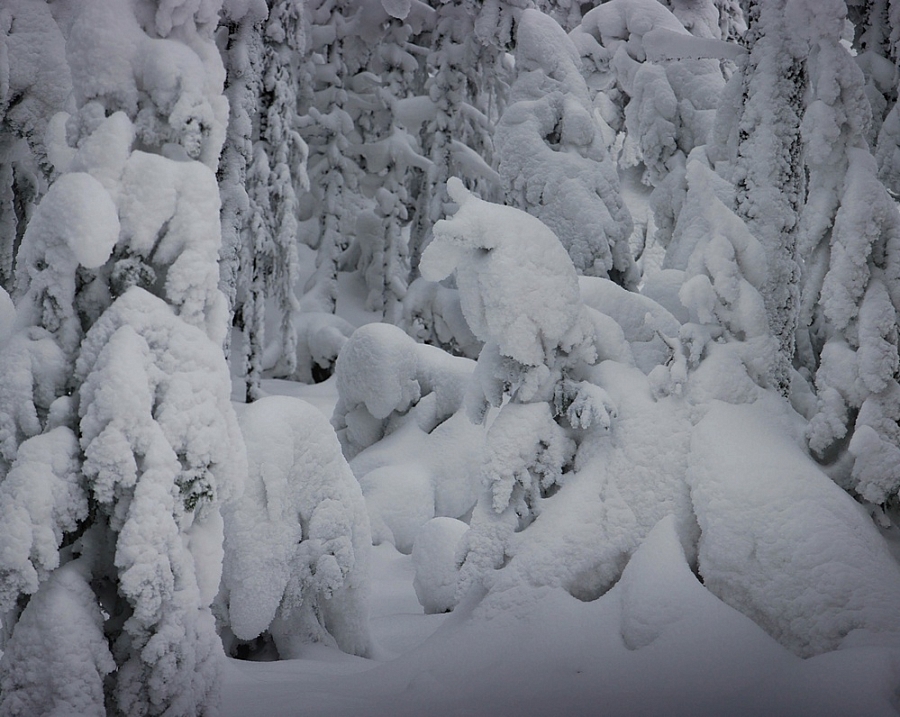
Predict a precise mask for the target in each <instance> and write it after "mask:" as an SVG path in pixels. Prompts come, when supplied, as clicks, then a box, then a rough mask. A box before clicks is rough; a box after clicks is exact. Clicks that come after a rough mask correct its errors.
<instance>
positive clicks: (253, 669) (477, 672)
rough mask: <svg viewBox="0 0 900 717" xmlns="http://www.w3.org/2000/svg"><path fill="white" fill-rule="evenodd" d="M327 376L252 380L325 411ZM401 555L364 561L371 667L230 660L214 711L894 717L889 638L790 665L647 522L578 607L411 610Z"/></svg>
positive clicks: (316, 657)
mask: <svg viewBox="0 0 900 717" xmlns="http://www.w3.org/2000/svg"><path fill="white" fill-rule="evenodd" d="M332 383H333V382H331V381H330V382H327V383H326V384H322V385H320V386H310V387H304V386H300V385H298V384H289V383H287V382H269V381H267V382H265V384H264V389H265V390H266V391H267V392H269V393H283V394H284V393H287V394H291V395H295V396H298V397H303V398H305V399H307V400H310V402H312V403H314V404H315V405H317V406H318V407H319V408H320V409H321V410H322V411H323V412H324V413H326V414H328V412H329V411H330V410H331V407H332V406H333V400H334V396H333V387H332V386H331V384H332ZM413 577H414V571H413V566H412V559H411V557H410V556H408V555H403V554H401V553H399V552H398V551H397V550H396V549H395V548H394V547H393V546H392V545H389V544H382V545H378V546H375V547H374V548H373V550H372V558H371V603H370V604H371V614H370V618H371V630H372V637H373V642H374V644H375V654H374V656H373V658H372V659H363V658H359V657H354V656H350V655H346V654H344V653H341V652H339V651H338V650H336V649H333V648H328V647H323V646H315V645H312V646H309V648H308V649H307V651H306V652H305V653H304V654H303V655H301V657H300V658H299V659H294V660H284V661H279V662H248V661H240V660H234V659H228V660H227V664H226V667H225V675H224V678H225V679H224V690H223V696H222V715H223V717H254V716H257V715H258V716H260V717H262V716H266V717H282V716H283V717H290V716H292V715H298V716H299V715H304V716H305V717H310V716H319V715H322V716H325V715H333V716H337V715H349V714H353V715H366V716H371V717H381V716H382V715H383V716H384V717H388V716H390V717H405V716H407V715H408V716H410V717H411V716H412V715H423V716H424V715H435V716H440V717H451V716H453V715H459V716H463V715H465V716H467V717H482V716H483V717H504V716H505V715H510V716H512V715H515V716H516V717H528V716H530V715H534V716H535V717H537V716H538V715H540V716H541V717H546V715H606V716H609V717H618V716H620V715H621V716H623V717H624V716H626V715H627V716H629V717H631V716H637V715H646V716H650V715H660V716H663V715H665V717H678V716H680V715H684V716H685V717H687V716H688V715H690V716H691V717H707V716H711V715H729V716H734V717H739V716H742V715H745V716H747V717H751V716H753V717H755V716H757V715H767V716H768V717H780V716H784V717H788V716H790V717H800V716H803V715H809V717H839V716H847V717H850V716H851V715H852V716H854V717H855V716H860V715H864V716H866V717H877V716H880V715H884V716H885V717H887V716H888V715H897V714H900V689H898V688H900V645H898V644H897V641H896V640H895V639H894V638H888V636H885V642H884V644H883V645H879V644H877V642H876V643H874V644H873V643H872V642H869V643H868V644H866V645H858V646H851V647H845V648H843V649H839V650H836V651H832V652H828V653H825V654H822V655H819V656H817V657H813V658H809V659H801V658H799V657H797V656H795V655H794V654H792V653H791V652H789V651H788V650H787V649H785V648H784V647H782V646H781V645H779V644H778V643H777V642H776V641H775V640H774V639H772V638H771V637H770V636H769V635H767V634H766V633H765V632H764V631H763V630H762V629H761V628H760V627H758V626H757V625H756V624H755V623H753V622H752V621H751V620H750V619H748V618H747V617H745V616H744V615H742V614H741V613H739V612H738V611H736V610H734V609H733V608H731V607H729V606H728V605H726V604H725V603H724V602H722V601H721V600H719V599H718V598H717V597H715V596H714V595H713V594H712V593H711V592H709V590H707V589H706V588H705V587H704V586H703V585H702V584H701V583H700V582H699V581H698V580H697V579H696V577H695V576H694V574H693V573H692V572H691V570H690V568H689V567H688V564H687V561H686V560H685V558H684V553H683V551H682V548H681V545H680V543H679V542H678V538H677V536H676V532H675V527H674V521H673V520H670V519H666V520H663V521H660V523H659V524H658V525H657V527H656V528H654V529H653V531H651V533H650V535H649V536H648V537H647V539H646V540H645V542H644V544H643V545H642V547H641V548H640V549H639V550H638V551H637V553H635V555H634V556H633V557H632V559H631V561H630V562H629V564H628V566H627V568H626V570H625V573H624V574H623V576H622V578H621V580H620V581H619V582H618V583H617V584H616V585H615V586H614V587H613V588H612V589H611V590H610V591H608V592H607V593H606V594H604V595H603V596H602V597H600V598H599V599H597V600H594V601H592V602H581V601H579V600H576V599H575V598H573V597H572V596H570V595H569V594H568V593H567V592H565V591H564V590H562V589H551V588H546V589H537V590H534V591H533V593H532V594H530V595H529V599H528V600H527V602H526V604H525V605H524V609H522V610H516V611H515V615H513V614H502V613H500V614H495V615H493V616H492V617H490V618H483V617H473V616H472V615H471V610H470V609H468V608H467V606H466V605H465V604H462V605H460V606H458V607H457V609H456V610H455V611H454V612H453V613H450V614H445V615H425V614H424V613H423V610H422V608H421V607H420V605H419V603H418V601H417V599H416V595H415V591H414V588H413Z"/></svg>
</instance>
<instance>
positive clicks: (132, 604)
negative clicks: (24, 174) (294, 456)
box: [0, 0, 244, 715]
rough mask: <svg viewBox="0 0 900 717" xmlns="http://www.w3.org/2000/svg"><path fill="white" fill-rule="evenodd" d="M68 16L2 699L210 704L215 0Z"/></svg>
mask: <svg viewBox="0 0 900 717" xmlns="http://www.w3.org/2000/svg"><path fill="white" fill-rule="evenodd" d="M56 20H57V22H58V26H59V28H60V30H61V32H62V35H63V37H65V41H66V42H65V52H66V63H67V65H68V67H69V68H70V72H71V78H72V85H73V88H74V92H73V105H72V107H71V109H72V114H71V115H69V116H68V117H67V116H65V115H61V116H59V117H57V118H56V119H54V124H55V126H57V127H63V126H64V127H65V129H66V131H65V132H62V131H60V132H55V133H51V134H49V135H48V138H49V141H50V144H49V145H48V152H47V154H48V157H49V158H50V160H51V161H52V162H53V165H54V171H55V172H57V173H58V175H59V177H58V179H56V180H55V181H54V182H53V183H52V184H51V185H50V188H49V190H48V191H47V193H46V195H45V196H44V197H43V199H42V201H41V203H40V204H39V206H38V207H37V209H36V210H35V214H34V217H33V219H32V220H31V222H30V223H29V224H28V227H27V229H26V230H25V234H24V236H23V238H22V246H21V247H20V248H19V252H18V257H17V263H16V291H15V295H14V298H15V301H16V313H17V316H16V325H17V330H16V332H15V333H14V334H13V335H12V336H11V337H10V338H9V340H8V341H6V342H5V343H4V346H3V352H4V354H3V358H2V361H0V363H2V368H0V372H2V376H0V385H2V386H3V387H4V388H3V396H2V400H3V404H2V406H0V415H3V416H4V422H3V428H2V430H3V452H4V464H3V471H2V474H0V504H2V508H0V510H2V512H3V514H4V515H5V516H7V517H8V518H9V520H10V521H11V522H9V523H8V524H7V523H4V529H3V531H2V532H0V541H2V543H3V549H2V550H0V553H2V562H3V565H2V573H3V574H4V576H8V579H4V588H3V599H2V605H0V612H2V613H3V614H4V618H3V621H4V631H5V632H6V634H7V635H8V641H7V642H6V645H5V646H4V647H5V655H6V656H8V657H7V659H5V660H4V661H3V663H2V667H0V672H2V678H0V680H2V685H3V686H2V690H3V692H2V698H0V699H3V700H4V703H3V711H4V712H6V711H7V710H9V711H10V713H11V714H26V713H29V712H28V711H29V710H32V709H37V710H41V709H44V707H42V705H48V704H53V705H54V709H55V710H58V711H62V712H66V713H73V712H77V713H98V714H100V713H112V714H148V715H149V714H163V713H166V714H172V715H176V714H177V715H195V714H210V713H212V712H214V711H215V709H216V704H217V699H218V682H219V666H220V655H221V644H220V642H219V639H218V637H217V635H216V632H215V624H214V620H213V617H212V613H211V611H210V607H209V606H210V604H211V602H212V600H213V598H214V596H215V594H216V590H217V588H218V583H219V575H220V572H221V550H222V548H221V543H222V519H221V515H220V512H219V510H220V506H221V505H222V503H223V502H224V501H227V500H228V499H229V498H230V497H231V496H232V495H233V494H234V493H235V492H236V489H237V487H238V486H239V483H240V480H241V478H242V475H243V472H244V469H243V467H242V466H243V462H244V454H243V443H242V441H241V437H240V433H239V431H238V429H237V422H236V420H235V417H234V413H233V411H232V408H231V405H230V402H229V395H230V380H229V374H228V369H227V367H226V365H225V361H224V356H223V354H222V349H221V347H222V342H223V339H224V337H225V330H226V309H225V299H224V297H223V296H222V294H221V293H220V292H219V290H218V288H217V284H218V278H219V277H218V267H217V264H216V260H217V254H218V248H219V245H220V241H221V236H220V224H219V197H218V188H217V183H216V179H215V175H214V168H215V166H216V162H217V158H218V154H219V150H220V149H221V146H222V141H223V139H224V135H225V120H226V114H227V112H226V103H225V100H224V97H223V96H222V94H221V93H222V83H223V79H224V71H223V68H222V64H221V60H220V58H219V55H218V52H217V51H216V49H215V45H214V44H213V31H214V29H215V26H216V23H217V20H218V17H217V8H216V7H215V6H207V5H198V6H196V7H192V9H191V10H190V11H189V12H183V11H181V10H179V9H176V8H172V7H169V6H165V7H156V6H155V5H154V4H152V3H135V4H134V5H133V6H132V5H122V4H120V3H117V2H112V1H111V0H109V1H107V0H88V1H86V2H81V3H73V4H70V5H67V6H66V7H65V8H59V12H58V13H57V15H56ZM7 528H8V529H7ZM58 610H64V611H65V613H66V614H67V615H70V616H71V620H72V625H73V630H75V631H76V632H74V633H72V634H69V633H60V631H59V629H58V627H59V624H60V623H59V622H58V621H59V616H58V614H57V613H56V611H58ZM50 613H52V617H51V614H50ZM59 651H64V653H65V654H64V656H63V655H62V654H60V652H59ZM53 665H58V666H59V673H58V674H55V675H53V678H52V679H50V680H49V681H48V682H42V681H41V680H40V679H39V678H40V674H41V672H40V671H41V670H44V669H51V668H52V666H53ZM100 685H102V689H98V686H100Z"/></svg>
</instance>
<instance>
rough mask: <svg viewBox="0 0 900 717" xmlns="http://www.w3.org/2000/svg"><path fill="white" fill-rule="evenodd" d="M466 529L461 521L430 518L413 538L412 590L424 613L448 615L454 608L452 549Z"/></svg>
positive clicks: (454, 555) (456, 575) (454, 571)
mask: <svg viewBox="0 0 900 717" xmlns="http://www.w3.org/2000/svg"><path fill="white" fill-rule="evenodd" d="M468 529H469V526H468V525H466V524H465V523H463V522H462V521H461V520H455V519H454V518H434V519H432V520H429V521H428V522H427V523H425V525H423V526H422V528H421V529H420V530H419V532H418V534H417V535H416V542H415V544H414V545H413V551H412V562H413V567H414V568H415V571H416V576H415V578H414V580H413V587H414V588H415V590H416V597H417V598H418V599H419V604H420V605H421V606H422V607H423V608H425V612H426V613H428V614H432V613H438V612H449V611H450V610H452V609H453V608H454V607H456V582H457V577H458V575H459V566H458V565H457V563H456V548H457V545H458V544H459V541H460V540H461V539H462V536H463V535H464V534H465V532H466V531H467V530H468Z"/></svg>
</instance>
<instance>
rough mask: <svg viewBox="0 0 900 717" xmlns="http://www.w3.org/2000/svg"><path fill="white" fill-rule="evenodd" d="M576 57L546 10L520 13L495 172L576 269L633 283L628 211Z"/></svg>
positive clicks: (513, 200) (516, 203)
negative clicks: (551, 234)
mask: <svg viewBox="0 0 900 717" xmlns="http://www.w3.org/2000/svg"><path fill="white" fill-rule="evenodd" d="M580 65H581V58H580V57H579V56H578V51H577V50H576V49H575V46H574V45H573V44H572V42H571V40H569V38H568V37H567V36H566V34H565V32H564V31H563V29H562V28H561V27H560V26H559V25H558V24H557V23H556V22H555V21H554V20H553V19H552V18H550V17H548V16H547V15H544V14H543V13H541V12H538V11H537V10H526V11H525V12H523V13H522V15H521V16H520V18H519V22H518V25H517V30H516V72H517V78H516V81H515V83H514V84H513V86H512V88H511V90H510V97H509V105H508V106H507V108H506V110H505V111H504V113H503V116H502V117H501V118H500V122H499V123H498V125H497V132H496V137H495V143H496V152H497V156H498V158H499V165H500V176H501V177H502V178H503V183H504V189H505V190H506V195H507V197H508V199H509V200H510V202H511V203H512V204H513V205H514V206H517V207H519V208H520V209H523V210H525V211H527V212H529V213H530V214H533V215H534V216H536V217H537V218H538V219H540V220H541V221H542V222H544V223H545V224H546V225H547V226H548V227H550V229H551V230H553V232H554V233H555V234H556V236H557V238H558V239H559V240H560V241H561V242H562V243H563V245H564V246H565V247H566V250H567V251H568V252H569V256H570V257H571V259H572V262H573V263H574V264H575V268H576V269H577V270H578V271H579V272H580V273H585V274H591V275H595V276H603V277H605V276H608V275H610V273H612V274H613V275H614V276H615V277H616V278H617V279H618V281H619V282H620V283H623V284H633V283H636V276H635V268H634V265H633V260H632V258H631V254H630V251H629V248H628V237H629V236H630V234H631V229H632V226H631V217H630V215H629V214H628V210H627V209H626V208H625V205H624V204H623V202H622V198H621V197H620V195H619V182H618V177H617V175H616V169H615V164H614V160H613V159H612V158H611V157H610V155H609V152H608V150H607V147H606V145H605V141H604V137H603V132H602V129H601V127H600V125H599V123H598V121H597V119H596V117H595V116H594V114H593V111H592V110H593V107H592V104H591V100H590V97H589V95H588V89H587V86H586V85H585V83H584V79H583V78H582V76H581V72H580Z"/></svg>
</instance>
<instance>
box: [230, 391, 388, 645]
mask: <svg viewBox="0 0 900 717" xmlns="http://www.w3.org/2000/svg"><path fill="white" fill-rule="evenodd" d="M240 425H241V431H242V433H243V436H244V440H245V441H246V443H247V447H248V465H249V472H248V475H247V481H246V488H245V490H244V494H243V496H242V497H241V498H240V499H239V500H237V501H235V502H234V503H231V504H230V505H228V506H227V507H226V508H225V509H224V510H223V514H224V517H225V564H224V575H223V582H224V585H225V587H226V589H227V599H228V617H229V620H230V625H231V629H232V630H233V632H234V634H235V635H236V636H237V637H238V638H241V639H245V640H252V639H253V638H255V637H257V636H258V635H259V634H261V633H262V632H264V631H265V630H267V629H268V630H270V631H271V632H272V635H273V637H274V639H275V643H276V646H277V647H278V650H279V654H280V655H281V656H282V657H285V658H286V657H291V656H296V655H297V654H298V652H299V650H300V649H301V647H302V645H303V644H305V643H309V642H325V643H326V644H333V643H335V642H336V643H337V645H338V646H339V647H340V648H341V649H342V650H344V651H346V652H351V653H355V654H366V653H367V652H368V651H369V649H370V644H369V634H368V615H367V608H366V599H367V591H368V552H369V549H370V546H371V538H370V532H369V520H368V517H367V515H366V511H365V506H364V503H363V498H362V494H361V492H360V489H359V485H358V484H357V482H356V479H355V478H354V477H353V473H352V472H351V470H350V467H349V466H348V465H347V463H346V461H345V460H344V458H343V456H342V455H341V450H340V445H339V444H338V441H337V438H336V437H335V435H334V432H333V431H332V430H331V428H330V426H329V425H328V423H327V421H326V419H325V417H324V416H323V415H322V414H321V413H320V412H319V410H318V409H316V408H315V407H314V406H312V405H311V404H308V403H306V402H305V401H302V400H299V399H295V398H289V397H286V396H271V397H268V398H263V399H261V400H259V401H256V402H254V403H252V404H251V405H249V406H247V407H246V408H245V409H244V410H243V411H242V413H241V415H240Z"/></svg>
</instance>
